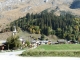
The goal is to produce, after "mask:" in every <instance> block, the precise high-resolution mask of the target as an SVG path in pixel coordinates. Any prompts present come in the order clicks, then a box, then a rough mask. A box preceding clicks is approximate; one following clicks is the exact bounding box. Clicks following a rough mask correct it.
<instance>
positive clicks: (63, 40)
mask: <svg viewBox="0 0 80 60" xmlns="http://www.w3.org/2000/svg"><path fill="white" fill-rule="evenodd" d="M57 42H66V40H65V39H59V40H57Z"/></svg>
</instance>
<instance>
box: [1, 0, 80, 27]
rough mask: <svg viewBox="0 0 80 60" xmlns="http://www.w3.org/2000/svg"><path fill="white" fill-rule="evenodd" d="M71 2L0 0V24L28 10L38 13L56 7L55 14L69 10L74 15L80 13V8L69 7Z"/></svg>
mask: <svg viewBox="0 0 80 60" xmlns="http://www.w3.org/2000/svg"><path fill="white" fill-rule="evenodd" d="M75 1H76V0H75ZM72 2H73V0H0V25H2V27H3V26H5V25H6V24H9V23H10V22H12V21H14V20H16V19H18V18H19V17H22V16H25V15H26V13H28V12H30V13H39V12H41V11H43V10H45V9H53V10H54V9H56V8H57V7H58V9H57V10H56V13H55V14H58V15H59V13H60V11H70V12H72V13H73V14H75V15H80V13H78V12H80V9H70V8H69V7H70V4H72ZM73 3H74V2H73ZM4 21H5V22H4Z"/></svg>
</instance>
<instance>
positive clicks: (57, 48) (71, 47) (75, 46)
mask: <svg viewBox="0 0 80 60" xmlns="http://www.w3.org/2000/svg"><path fill="white" fill-rule="evenodd" d="M36 49H37V50H41V49H42V50H49V51H50V50H52V51H60V50H61V51H75V50H76V51H80V44H57V45H41V46H39V47H37V48H36Z"/></svg>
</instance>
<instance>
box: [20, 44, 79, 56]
mask: <svg viewBox="0 0 80 60" xmlns="http://www.w3.org/2000/svg"><path fill="white" fill-rule="evenodd" d="M21 56H27V57H28V56H29V57H30V56H34V57H41V56H42V57H43V56H44V57H47V56H49V57H50V56H54V57H55V56H57V57H80V45H79V44H58V45H41V46H39V47H37V48H36V49H31V50H27V51H24V52H23V53H22V54H21Z"/></svg>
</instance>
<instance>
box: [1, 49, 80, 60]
mask: <svg viewBox="0 0 80 60" xmlns="http://www.w3.org/2000/svg"><path fill="white" fill-rule="evenodd" d="M22 52H23V50H22V51H16V52H5V53H0V59H1V60H80V58H77V57H21V56H18V54H21V53H22Z"/></svg>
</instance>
